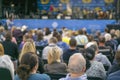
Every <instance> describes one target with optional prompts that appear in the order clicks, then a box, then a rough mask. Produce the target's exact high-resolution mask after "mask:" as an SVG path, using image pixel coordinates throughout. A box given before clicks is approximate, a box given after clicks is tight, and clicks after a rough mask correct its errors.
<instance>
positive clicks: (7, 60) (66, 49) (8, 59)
mask: <svg viewBox="0 0 120 80" xmlns="http://www.w3.org/2000/svg"><path fill="white" fill-rule="evenodd" d="M21 29H22V28H21ZM21 29H20V28H17V27H12V28H11V30H4V27H0V42H1V44H0V51H1V55H0V67H4V68H8V69H10V72H11V74H12V77H14V71H15V72H16V73H17V74H16V75H15V80H26V79H28V80H29V78H30V80H33V79H34V80H35V77H36V79H37V80H39V79H40V80H50V78H49V76H47V75H44V74H43V75H42V73H44V72H45V73H50V74H54V73H55V74H59V73H61V74H67V76H66V78H61V79H60V80H68V79H73V80H74V79H75V80H80V79H81V80H87V77H88V78H89V77H99V78H101V79H103V80H105V79H106V77H107V79H108V80H119V76H118V75H119V69H120V67H119V50H120V44H119V43H120V34H119V33H120V31H119V30H114V29H113V30H108V29H107V28H106V29H105V32H104V33H101V32H99V31H96V32H95V34H88V33H87V30H86V29H85V28H83V29H79V30H78V31H72V30H69V29H67V28H65V27H63V29H62V31H61V32H59V31H58V30H57V29H56V28H55V29H53V31H51V29H49V28H47V27H46V28H44V29H32V30H27V29H26V31H25V32H24V30H21ZM12 38H14V40H12ZM15 40H16V41H15ZM38 46H40V47H41V46H42V47H43V48H42V49H41V51H39V50H38V48H37V47H38ZM2 47H3V48H2ZM18 48H19V51H18ZM38 52H39V54H41V56H42V57H40V56H39V55H38ZM4 54H5V55H4ZM24 55H25V56H24ZM82 55H83V56H84V58H83V56H82ZM30 56H31V58H29V57H30ZM22 59H23V60H22ZM32 59H33V60H32ZM34 61H35V62H34ZM13 64H14V65H13ZM106 67H107V68H106ZM25 71H28V72H27V73H26V72H25ZM36 72H39V73H41V74H38V73H36ZM32 73H34V74H32ZM106 73H107V76H106ZM40 76H42V77H41V78H39V77H40ZM38 78H39V79H38ZM88 80H89V79H88Z"/></svg>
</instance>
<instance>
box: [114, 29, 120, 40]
mask: <svg viewBox="0 0 120 80" xmlns="http://www.w3.org/2000/svg"><path fill="white" fill-rule="evenodd" d="M115 35H116V36H117V38H119V37H120V30H116V31H115Z"/></svg>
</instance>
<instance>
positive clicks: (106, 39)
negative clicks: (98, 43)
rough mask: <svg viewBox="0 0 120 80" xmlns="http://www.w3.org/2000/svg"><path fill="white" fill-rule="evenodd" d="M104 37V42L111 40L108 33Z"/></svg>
mask: <svg viewBox="0 0 120 80" xmlns="http://www.w3.org/2000/svg"><path fill="white" fill-rule="evenodd" d="M104 37H105V41H109V40H111V35H110V34H109V33H106V34H105V36H104Z"/></svg>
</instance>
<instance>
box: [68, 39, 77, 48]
mask: <svg viewBox="0 0 120 80" xmlns="http://www.w3.org/2000/svg"><path fill="white" fill-rule="evenodd" d="M69 45H70V47H76V46H77V41H76V39H74V38H71V39H70V41H69Z"/></svg>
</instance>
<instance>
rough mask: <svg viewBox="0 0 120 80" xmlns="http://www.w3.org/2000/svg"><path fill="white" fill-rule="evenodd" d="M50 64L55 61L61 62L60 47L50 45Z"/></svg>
mask: <svg viewBox="0 0 120 80" xmlns="http://www.w3.org/2000/svg"><path fill="white" fill-rule="evenodd" d="M47 61H48V64H52V63H53V62H60V50H59V48H58V47H50V49H49V51H48V59H47Z"/></svg>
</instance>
